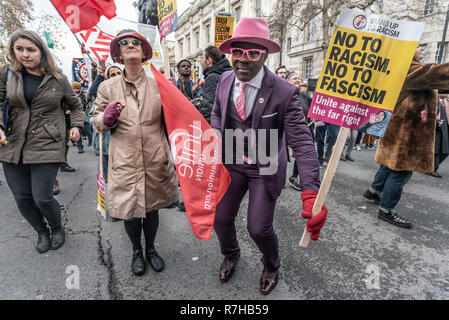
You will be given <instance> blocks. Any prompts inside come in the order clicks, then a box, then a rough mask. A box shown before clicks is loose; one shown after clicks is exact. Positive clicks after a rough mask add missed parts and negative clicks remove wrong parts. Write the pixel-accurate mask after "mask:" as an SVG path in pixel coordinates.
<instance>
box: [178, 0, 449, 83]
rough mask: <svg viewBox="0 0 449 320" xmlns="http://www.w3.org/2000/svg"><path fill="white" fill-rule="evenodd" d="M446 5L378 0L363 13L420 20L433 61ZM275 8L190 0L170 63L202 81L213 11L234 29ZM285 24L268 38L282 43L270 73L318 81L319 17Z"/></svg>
mask: <svg viewBox="0 0 449 320" xmlns="http://www.w3.org/2000/svg"><path fill="white" fill-rule="evenodd" d="M448 4H449V0H425V1H418V0H405V1H403V2H402V7H398V6H395V7H392V6H391V2H389V1H388V3H387V1H383V0H378V1H376V2H375V4H373V5H372V6H371V7H370V9H369V10H367V12H368V11H370V12H375V13H378V14H383V15H386V16H390V17H393V18H397V19H405V20H411V19H413V20H415V21H420V22H424V23H425V29H424V32H423V35H422V37H421V41H420V44H421V45H422V46H423V47H424V49H425V50H424V61H423V62H424V63H435V62H436V61H437V60H436V58H437V57H438V54H439V50H440V47H441V40H442V35H443V29H444V22H445V18H446V11H447V9H448ZM275 10H276V8H275V2H272V1H268V0H195V1H193V2H192V3H191V5H190V7H189V8H188V9H187V10H186V11H184V12H183V14H182V15H181V16H180V17H179V21H178V29H177V30H176V31H175V38H176V44H175V48H174V54H175V60H176V61H179V60H181V59H183V58H187V59H189V60H190V61H191V62H192V69H193V70H195V76H196V77H201V76H202V70H201V65H200V60H201V55H202V50H204V49H205V48H206V47H207V46H209V45H213V43H214V15H215V13H216V12H226V13H230V14H233V15H234V17H235V23H234V26H235V25H237V23H238V21H239V19H240V18H241V17H263V18H265V19H266V20H267V21H271V18H272V17H273V15H274V11H275ZM404 13H406V14H407V17H405V16H404ZM290 22H291V21H286V23H285V32H283V33H281V35H282V39H281V38H280V36H279V33H276V34H274V35H272V39H273V40H274V41H276V42H278V43H279V44H280V45H281V48H282V52H281V53H280V54H274V55H270V57H269V59H268V61H267V64H266V65H267V67H268V68H269V69H270V70H272V71H274V70H275V69H276V68H277V67H278V66H279V65H280V63H281V64H283V65H285V66H287V68H288V69H289V70H290V71H296V72H298V73H299V74H300V76H301V77H302V78H303V79H304V80H305V81H307V80H308V79H317V78H318V77H319V75H320V73H321V67H322V65H323V61H324V54H325V50H326V46H325V45H324V43H323V42H324V41H323V27H322V18H321V16H316V17H315V18H313V19H311V20H310V21H309V22H308V23H307V24H306V25H302V26H301V27H299V26H296V27H295V26H293V24H292V23H290ZM271 23H272V22H270V24H271ZM270 29H271V27H270ZM332 33H333V28H332V27H330V28H329V36H331V35H332ZM448 37H449V36H448ZM448 37H446V39H447V38H448ZM446 41H447V40H446ZM448 44H449V43H448V42H445V49H444V54H443V60H442V62H448V61H449V55H448V53H447V52H448V50H449V48H448Z"/></svg>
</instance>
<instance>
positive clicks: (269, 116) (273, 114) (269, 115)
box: [262, 112, 278, 118]
mask: <svg viewBox="0 0 449 320" xmlns="http://www.w3.org/2000/svg"><path fill="white" fill-rule="evenodd" d="M277 114H278V113H277V112H275V113H272V114H267V115H266V116H262V118H271V117H274V116H275V115H277Z"/></svg>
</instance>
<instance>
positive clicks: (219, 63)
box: [198, 46, 232, 123]
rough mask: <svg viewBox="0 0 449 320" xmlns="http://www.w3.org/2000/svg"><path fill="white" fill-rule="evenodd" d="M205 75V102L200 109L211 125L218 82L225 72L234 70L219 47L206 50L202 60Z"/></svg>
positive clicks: (210, 47)
mask: <svg viewBox="0 0 449 320" xmlns="http://www.w3.org/2000/svg"><path fill="white" fill-rule="evenodd" d="M201 67H202V68H203V70H204V71H203V74H204V80H205V81H204V89H203V100H202V101H201V104H200V106H199V107H198V110H199V112H201V115H202V116H203V117H204V119H206V120H207V122H209V123H210V114H211V112H212V107H213V106H214V101H215V91H216V89H217V85H218V80H219V79H220V76H221V74H222V73H223V72H225V71H229V70H232V68H231V65H230V64H229V60H228V59H226V57H225V55H224V54H222V53H220V51H219V50H218V48H217V47H214V46H209V47H207V48H206V50H204V52H203V57H202V59H201Z"/></svg>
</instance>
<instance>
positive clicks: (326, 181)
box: [299, 127, 350, 248]
mask: <svg viewBox="0 0 449 320" xmlns="http://www.w3.org/2000/svg"><path fill="white" fill-rule="evenodd" d="M349 130H350V129H349V128H345V127H341V128H340V133H339V134H338V137H337V141H336V142H335V145H334V148H333V149H332V150H333V151H332V156H331V158H330V160H329V163H328V164H327V169H326V172H325V173H324V177H323V181H322V182H321V187H320V190H319V192H318V196H317V198H316V200H315V204H314V206H313V209H312V216H315V215H316V214H318V213H320V211H321V208H322V207H323V205H324V201H325V200H326V197H327V193H328V192H329V188H330V186H331V184H332V180H333V179H334V175H335V172H336V171H337V167H338V163H339V162H340V157H341V154H342V153H343V149H344V147H345V143H346V138H347V137H348V134H349ZM309 242H310V233H309V232H308V231H307V229H304V234H303V235H302V238H301V242H300V243H299V245H300V246H301V247H303V248H306V247H307V246H308V245H309Z"/></svg>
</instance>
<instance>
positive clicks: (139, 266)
mask: <svg viewBox="0 0 449 320" xmlns="http://www.w3.org/2000/svg"><path fill="white" fill-rule="evenodd" d="M131 270H132V272H133V273H134V274H135V275H136V276H141V275H143V274H144V273H145V260H144V259H143V254H142V249H138V250H136V251H134V253H133V260H132V262H131Z"/></svg>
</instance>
